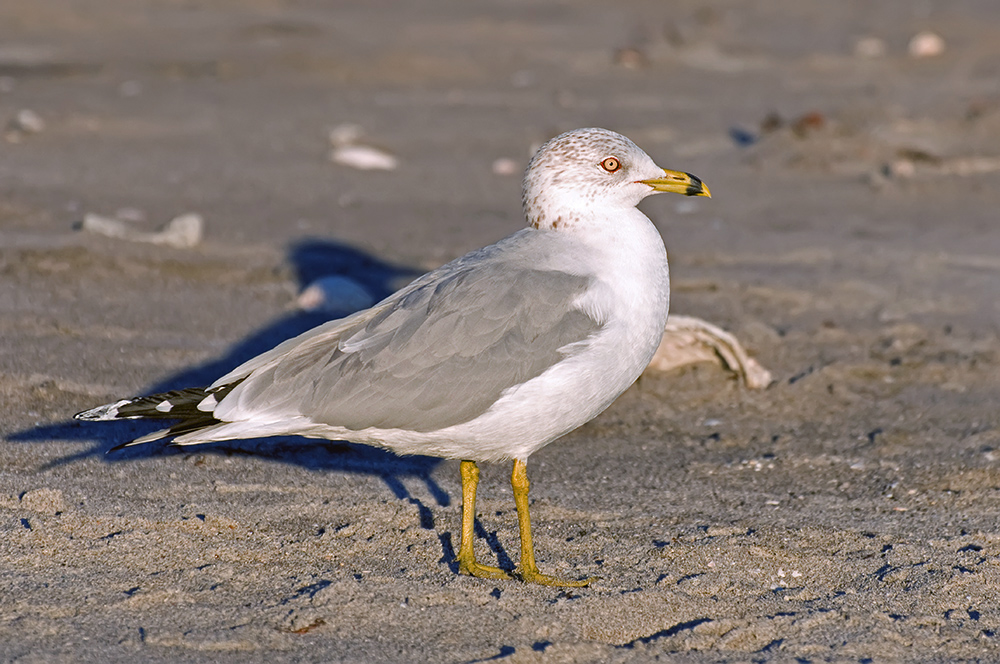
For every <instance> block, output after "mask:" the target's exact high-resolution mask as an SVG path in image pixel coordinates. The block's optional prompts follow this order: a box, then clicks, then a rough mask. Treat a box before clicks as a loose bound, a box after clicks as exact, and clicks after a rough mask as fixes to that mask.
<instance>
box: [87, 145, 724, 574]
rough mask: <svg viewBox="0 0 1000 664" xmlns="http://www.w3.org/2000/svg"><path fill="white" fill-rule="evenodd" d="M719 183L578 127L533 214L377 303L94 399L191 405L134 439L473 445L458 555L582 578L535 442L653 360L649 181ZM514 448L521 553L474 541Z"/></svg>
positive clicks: (538, 190)
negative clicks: (195, 377) (547, 518)
mask: <svg viewBox="0 0 1000 664" xmlns="http://www.w3.org/2000/svg"><path fill="white" fill-rule="evenodd" d="M659 192H674V193H679V194H685V195H687V196H710V193H709V190H708V187H706V186H705V185H703V184H702V182H701V180H699V179H698V178H697V177H695V176H693V175H690V174H688V173H682V172H679V171H668V170H664V169H662V168H660V167H658V166H657V165H656V164H654V163H653V160H652V159H650V158H649V156H648V155H647V154H646V153H645V152H643V151H642V150H641V149H639V148H638V147H637V146H636V145H635V144H634V143H633V142H632V141H630V140H629V139H627V138H625V137H624V136H621V135H620V134H616V133H614V132H611V131H608V130H606V129H577V130H574V131H570V132H567V133H565V134H562V135H560V136H557V137H556V138H553V139H552V140H550V141H549V142H548V143H546V144H545V145H543V146H542V147H541V148H540V149H539V150H538V152H537V153H536V154H535V156H534V157H533V158H532V159H531V162H530V163H529V164H528V168H527V171H526V172H525V176H524V188H523V198H522V202H523V207H524V214H525V216H526V218H527V221H528V227H527V228H524V229H522V230H520V231H518V232H516V233H514V234H513V235H510V236H509V237H506V238H504V239H502V240H500V241H499V242H497V243H496V244H493V245H490V246H488V247H485V248H483V249H479V250H478V251H473V252H472V253H470V254H467V255H465V256H463V257H461V258H459V259H457V260H454V261H452V262H450V263H448V264H446V265H443V266H442V267H440V268H438V269H436V270H434V271H432V272H429V273H427V274H425V275H424V276H422V277H420V278H419V279H417V280H416V281H414V282H412V283H411V284H409V285H408V286H406V287H405V288H403V289H402V290H400V291H399V292H397V293H395V294H393V295H390V296H389V297H387V298H386V299H385V300H383V301H382V302H380V303H378V304H376V305H375V306H374V307H372V308H370V309H366V310H364V311H359V312H357V313H355V314H353V315H351V316H348V317H347V318H343V319H340V320H335V321H331V322H328V323H326V324H324V325H320V326H319V327H317V328H315V329H313V330H310V331H308V332H306V333H304V334H302V335H300V336H298V337H295V338H293V339H290V340H288V341H286V342H284V343H282V344H280V345H279V346H277V347H276V348H274V349H273V350H271V351H269V352H267V353H264V354H263V355H260V356H258V357H256V358H254V359H252V360H250V361H249V362H246V363H245V364H243V365H242V366H240V367H238V368H236V369H234V370H233V371H231V372H229V373H228V374H226V375H225V376H223V377H222V378H220V379H219V380H217V381H215V382H214V383H213V384H212V385H210V386H208V387H206V388H191V389H186V390H179V391H174V392H167V393H165V394H156V395H152V396H147V397H139V398H135V399H123V400H120V401H116V402H115V403H112V404H108V405H105V406H100V407H98V408H93V409H91V410H87V411H84V412H82V413H79V414H78V415H77V416H76V417H77V418H78V419H81V420H113V419H122V418H156V419H176V420H180V421H179V422H178V423H177V424H174V425H173V426H171V427H170V428H168V429H163V430H161V431H157V432H154V433H152V434H149V435H147V436H143V437H142V438H138V439H136V440H135V441H132V442H131V443H127V444H126V445H133V444H138V443H145V442H149V441H153V440H157V439H160V438H164V437H172V438H173V443H174V444H177V445H192V444H196V443H206V442H211V441H219V440H227V439H238V438H256V437H262V436H275V435H298V436H307V437H311V438H326V439H333V440H348V441H353V442H357V443H365V444H368V445H375V446H378V447H382V448H386V449H389V450H392V451H393V452H396V453H398V454H424V455H430V456H437V457H444V458H448V459H459V460H461V473H462V541H461V545H460V547H459V553H458V557H457V560H458V565H459V570H460V571H461V572H462V573H464V574H469V575H472V576H478V577H485V578H492V579H497V578H511V577H512V576H513V577H516V578H520V579H521V580H523V581H529V582H534V583H541V584H545V585H563V586H583V585H586V584H588V583H589V582H590V579H585V580H564V579H558V578H555V577H552V576H549V575H546V574H542V573H541V572H539V571H538V567H537V565H536V564H535V552H534V547H533V546H532V541H531V522H530V518H529V515H528V478H527V472H526V465H525V464H526V461H527V459H528V456H529V455H530V454H531V453H532V452H534V451H536V450H538V449H539V448H541V447H542V446H544V445H547V444H548V443H550V442H552V441H553V440H555V439H556V438H558V437H560V436H562V435H563V434H565V433H568V432H570V431H572V430H573V429H575V428H577V427H578V426H580V425H581V424H583V423H585V422H587V421H589V420H591V419H592V418H594V417H595V416H597V414H598V413H600V412H601V411H603V410H604V409H605V408H607V407H608V406H609V405H610V404H611V402H612V401H614V399H615V398H616V397H618V395H620V394H621V393H622V392H624V391H625V389H627V388H628V387H629V385H631V384H632V383H633V382H634V381H635V379H636V378H638V377H639V374H640V373H642V370H643V369H644V368H645V367H646V365H647V364H648V363H649V361H650V358H652V356H653V353H654V351H656V348H657V345H658V344H659V343H660V337H661V336H662V334H663V329H664V324H665V323H666V319H667V308H668V305H669V298H670V285H669V274H668V269H667V253H666V250H665V249H664V247H663V240H662V239H661V238H660V234H659V232H658V231H657V230H656V228H655V227H654V226H653V224H652V223H651V222H650V221H649V219H647V218H646V216H645V215H643V214H642V213H641V212H640V211H639V210H637V209H636V207H635V206H636V204H637V203H638V202H639V201H641V200H642V199H643V198H645V197H646V196H649V195H650V194H655V193H659ZM506 459H513V461H514V469H513V472H512V474H511V486H512V487H513V490H514V500H515V503H516V506H517V516H518V526H519V530H520V536H521V560H520V564H519V566H518V568H517V570H516V571H514V572H513V573H511V572H508V571H505V570H502V569H500V568H497V567H490V566H487V565H483V564H480V563H478V562H477V561H476V557H475V553H474V552H473V545H472V542H473V524H474V520H475V513H476V509H475V504H476V488H477V485H478V483H479V467H478V466H477V465H476V464H477V462H480V461H500V460H506Z"/></svg>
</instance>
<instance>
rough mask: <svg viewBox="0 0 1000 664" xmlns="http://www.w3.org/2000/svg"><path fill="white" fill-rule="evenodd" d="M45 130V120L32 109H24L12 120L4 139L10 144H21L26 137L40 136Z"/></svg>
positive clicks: (5, 131)
mask: <svg viewBox="0 0 1000 664" xmlns="http://www.w3.org/2000/svg"><path fill="white" fill-rule="evenodd" d="M44 130H45V120H43V119H42V116H40V115H39V114H38V113H35V112H34V111H33V110H31V109H30V108H22V109H21V110H20V111H18V112H17V114H16V115H15V116H14V117H12V118H11V119H10V122H8V123H7V127H6V128H5V129H4V133H3V137H4V139H5V140H6V141H7V142H8V143H20V142H21V139H23V138H24V137H25V136H30V135H32V134H40V133H41V132H42V131H44Z"/></svg>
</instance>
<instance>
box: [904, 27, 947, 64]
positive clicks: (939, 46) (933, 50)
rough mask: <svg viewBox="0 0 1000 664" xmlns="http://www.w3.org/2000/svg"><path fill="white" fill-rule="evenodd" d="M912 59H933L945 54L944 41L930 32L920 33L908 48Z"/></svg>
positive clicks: (914, 37)
mask: <svg viewBox="0 0 1000 664" xmlns="http://www.w3.org/2000/svg"><path fill="white" fill-rule="evenodd" d="M907 50H908V51H909V53H910V57H912V58H932V57H935V56H938V55H941V54H942V53H944V39H942V38H941V37H940V36H939V35H937V34H935V33H933V32H930V31H924V32H918V33H917V34H915V35H914V36H913V39H911V40H910V45H909V46H908V47H907Z"/></svg>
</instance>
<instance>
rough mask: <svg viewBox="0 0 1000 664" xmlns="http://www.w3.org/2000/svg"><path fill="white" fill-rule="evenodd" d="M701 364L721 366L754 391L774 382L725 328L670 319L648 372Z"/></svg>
mask: <svg viewBox="0 0 1000 664" xmlns="http://www.w3.org/2000/svg"><path fill="white" fill-rule="evenodd" d="M699 362H718V363H721V364H722V365H723V366H724V367H725V368H727V369H729V370H730V371H732V372H733V373H735V374H736V376H737V377H738V378H739V379H740V380H741V381H743V383H744V384H745V385H746V386H747V387H749V388H750V389H754V390H756V389H763V388H765V387H767V386H768V385H770V384H771V383H772V382H773V380H774V379H773V377H772V376H771V372H770V371H768V370H767V369H765V368H764V367H763V366H761V364H760V363H759V362H757V360H755V359H753V358H752V357H750V356H749V355H748V354H747V352H746V350H745V349H744V348H743V346H742V345H741V344H740V342H739V340H738V339H737V338H736V337H734V336H733V335H731V334H729V333H728V332H726V331H725V330H723V329H722V328H720V327H718V326H717V325H712V324H711V323H709V322H708V321H705V320H702V319H700V318H695V317H693V316H673V315H672V316H670V318H668V319H667V325H666V327H665V328H664V330H663V338H662V339H661V340H660V346H659V347H658V348H657V349H656V354H655V355H653V359H652V361H651V362H650V363H649V366H647V367H646V371H650V370H653V371H672V370H674V369H679V368H681V367H684V366H687V365H689V364H698V363H699Z"/></svg>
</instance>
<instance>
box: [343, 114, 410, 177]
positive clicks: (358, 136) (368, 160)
mask: <svg viewBox="0 0 1000 664" xmlns="http://www.w3.org/2000/svg"><path fill="white" fill-rule="evenodd" d="M329 138H330V144H331V145H332V146H333V149H332V150H330V161H333V162H335V163H338V164H343V165H344V166H350V167H351V168H356V169H358V170H361V171H393V170H396V169H397V168H398V167H399V159H398V158H397V157H396V156H395V155H393V154H392V153H390V152H388V151H387V150H383V149H382V148H377V147H373V146H371V145H365V144H364V143H362V142H361V141H362V139H363V138H364V130H363V129H362V128H361V127H360V126H358V125H356V124H342V125H338V126H336V127H334V128H333V129H331V130H330V134H329Z"/></svg>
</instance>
